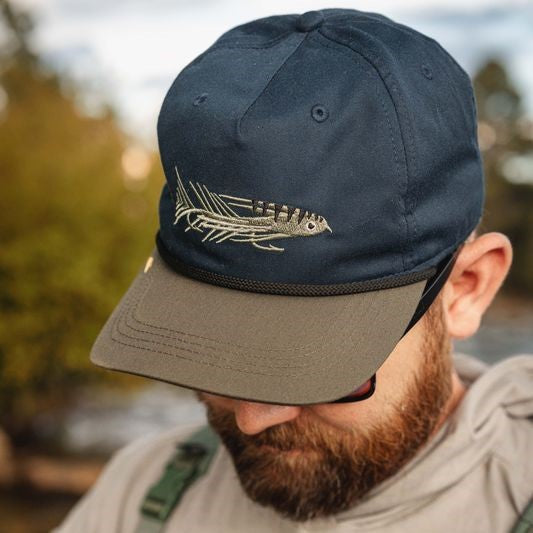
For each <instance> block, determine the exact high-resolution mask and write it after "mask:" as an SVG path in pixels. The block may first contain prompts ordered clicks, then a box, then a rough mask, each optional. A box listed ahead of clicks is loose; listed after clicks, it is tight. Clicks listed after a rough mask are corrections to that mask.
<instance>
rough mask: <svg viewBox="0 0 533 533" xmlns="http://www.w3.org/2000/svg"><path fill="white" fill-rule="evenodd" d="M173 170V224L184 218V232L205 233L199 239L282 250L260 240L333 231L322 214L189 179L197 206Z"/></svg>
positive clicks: (282, 249) (274, 250) (261, 248)
mask: <svg viewBox="0 0 533 533" xmlns="http://www.w3.org/2000/svg"><path fill="white" fill-rule="evenodd" d="M174 169H175V170H176V177H177V187H176V212H175V219H174V225H176V224H177V223H178V222H179V221H180V220H181V219H182V218H184V219H185V220H186V221H187V227H186V228H185V231H189V230H191V229H192V230H194V231H198V232H199V233H205V235H204V237H203V239H202V242H204V241H214V242H215V243H217V244H218V243H221V242H224V241H225V240H229V241H233V242H242V243H248V244H251V245H252V246H255V247H256V248H259V249H260V250H266V251H268V252H283V251H284V250H285V248H281V247H279V246H274V245H273V244H270V243H268V245H267V246H264V245H262V244H259V243H261V242H264V241H270V240H273V239H282V238H288V237H313V236H315V235H319V234H320V233H323V232H324V231H326V230H327V231H329V232H331V233H333V231H332V230H331V228H330V227H329V225H328V223H327V221H326V219H325V218H324V217H323V216H320V215H317V214H316V213H312V212H310V211H307V210H305V209H302V208H301V207H291V206H289V205H285V204H276V203H273V202H266V201H262V200H255V199H254V200H249V199H247V198H238V197H236V196H230V195H227V194H216V193H214V192H211V191H209V190H208V188H207V187H206V186H205V185H203V184H200V183H198V182H196V183H195V184H194V183H192V181H189V186H190V189H191V190H192V192H193V193H194V195H195V196H196V200H197V203H198V204H199V205H200V207H197V206H196V205H194V204H193V202H192V201H191V198H190V197H189V195H188V194H187V191H186V190H185V187H184V185H183V182H182V180H181V177H180V175H179V172H178V168H177V167H174ZM230 206H233V207H238V208H241V209H245V210H248V211H251V213H252V216H241V215H239V214H237V213H236V212H235V211H234V210H233V209H232V207H230Z"/></svg>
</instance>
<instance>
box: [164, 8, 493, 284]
mask: <svg viewBox="0 0 533 533" xmlns="http://www.w3.org/2000/svg"><path fill="white" fill-rule="evenodd" d="M158 139H159V147H160V153H161V160H162V163H163V167H164V171H165V175H166V178H167V184H166V186H165V187H164V188H163V191H162V195H161V201H160V223H161V230H160V237H161V241H162V242H163V243H164V245H165V247H166V248H167V250H168V251H169V253H170V254H171V255H172V256H173V257H175V258H176V259H177V260H179V261H181V262H183V263H184V264H186V265H189V266H191V267H194V268H198V269H202V270H204V271H207V272H212V273H214V274H221V275H225V276H233V277H237V278H243V279H250V280H256V281H259V282H275V283H290V284H292V283H294V284H341V283H349V282H358V281H365V280H372V279H380V278H383V277H390V276H399V275H406V274H412V273H415V272H421V271H423V270H425V269H427V268H428V267H433V266H435V265H436V264H437V263H438V262H439V261H440V260H442V258H443V257H445V256H446V255H448V254H449V253H450V252H451V251H452V250H453V249H454V248H456V247H457V245H458V244H459V243H461V242H462V241H464V240H465V239H466V238H467V236H468V234H469V233H470V232H471V231H472V230H473V229H474V227H475V226H476V224H477V222H478V221H479V218H480V216H481V209H482V203H483V171H482V165H481V161H480V156H479V150H478V147H477V139H476V111H475V102H474V97H473V92H472V87H471V83H470V80H469V78H468V76H467V75H466V74H465V72H464V71H463V70H462V69H461V67H460V66H459V65H458V64H457V63H456V62H455V61H454V60H453V59H452V58H451V57H450V55H449V54H448V53H447V52H446V51H445V50H444V49H443V48H442V47H441V46H440V45H439V44H438V43H436V42H435V41H434V40H432V39H430V38H428V37H426V36H424V35H422V34H420V33H418V32H416V31H415V30H412V29H410V28H407V27H406V26H403V25H400V24H397V23H395V22H394V21H392V20H390V19H388V18H386V17H383V16H381V15H377V14H373V13H363V12H360V11H355V10H350V9H323V10H320V11H314V12H308V13H304V14H303V15H277V16H272V17H266V18H262V19H258V20H255V21H252V22H249V23H246V24H243V25H240V26H237V27H235V28H233V29H231V30H230V31H228V32H226V33H224V34H223V35H222V36H221V37H220V38H219V39H218V40H217V41H216V42H215V43H214V44H213V45H212V46H211V47H209V48H208V49H207V50H206V51H205V52H204V53H202V54H201V55H200V56H199V57H197V58H196V59H195V60H194V61H192V62H191V63H190V64H189V65H187V67H186V68H185V69H183V70H182V71H181V73H180V74H179V75H178V77H177V78H176V80H175V81H174V83H173V84H172V86H171V88H170V89H169V91H168V93H167V95H166V97H165V100H164V102H163V105H162V108H161V112H160V115H159V120H158Z"/></svg>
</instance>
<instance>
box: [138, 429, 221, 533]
mask: <svg viewBox="0 0 533 533" xmlns="http://www.w3.org/2000/svg"><path fill="white" fill-rule="evenodd" d="M218 443H219V440H218V436H217V435H216V433H215V432H214V431H213V430H212V429H211V428H210V427H209V426H205V427H203V428H202V429H200V430H199V431H197V432H196V433H194V434H193V435H192V436H191V437H189V438H188V439H187V440H186V441H185V442H184V443H180V444H178V445H177V446H176V452H175V453H174V455H173V456H172V458H171V459H170V461H169V462H168V463H167V464H166V466H165V469H164V471H163V473H162V475H161V477H160V478H159V480H158V481H157V482H156V483H154V484H153V485H152V486H151V487H150V488H149V489H148V492H147V493H146V495H145V497H144V500H143V502H142V504H141V507H140V511H141V519H140V521H139V524H138V525H137V528H136V530H135V533H158V532H160V531H163V528H164V527H165V522H166V520H167V518H168V517H169V516H170V513H171V512H172V510H173V509H174V507H175V506H176V505H177V504H178V502H179V501H180V499H181V497H182V496H183V494H184V492H185V491H186V490H187V488H188V487H189V486H190V485H192V484H193V483H194V481H196V479H198V478H199V477H200V476H202V475H203V474H204V473H205V472H206V471H207V469H208V467H209V464H210V463H211V459H212V458H213V456H214V455H215V452H216V450H217V447H218Z"/></svg>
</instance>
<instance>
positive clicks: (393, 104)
mask: <svg viewBox="0 0 533 533" xmlns="http://www.w3.org/2000/svg"><path fill="white" fill-rule="evenodd" d="M320 34H321V35H322V36H323V37H324V38H325V39H328V40H330V41H332V42H335V43H336V44H338V45H340V46H345V47H348V48H349V49H350V50H352V51H353V52H355V53H357V54H358V55H359V56H360V57H361V58H362V59H363V60H364V61H365V62H366V63H367V64H368V65H369V66H370V67H371V69H372V71H373V72H374V71H375V72H377V74H378V76H379V78H380V80H381V81H382V84H383V86H384V87H385V90H386V92H387V94H388V95H389V99H390V101H391V103H392V106H393V107H394V109H395V110H396V104H395V103H394V99H393V98H392V96H391V95H390V91H389V88H388V86H387V84H386V83H385V82H384V80H383V77H382V76H381V73H380V72H379V70H378V69H377V68H376V67H375V66H374V64H373V63H372V62H371V61H369V60H368V59H367V58H366V57H365V56H364V55H363V54H361V53H359V52H357V51H356V50H353V48H351V47H349V46H347V45H346V44H343V43H340V42H338V41H335V40H334V39H330V38H329V37H327V36H326V35H324V34H323V33H322V32H320ZM317 42H318V43H319V44H320V45H321V46H323V47H325V48H329V49H331V50H334V51H335V52H336V53H342V54H343V55H345V56H346V57H347V58H349V59H350V60H351V61H353V62H356V61H355V59H354V57H353V56H352V55H351V54H349V53H347V52H343V50H342V49H341V50H339V49H338V48H334V47H332V46H330V45H328V44H326V43H325V42H322V41H320V40H317ZM379 101H380V104H381V106H382V107H383V110H384V111H385V117H386V119H387V124H388V126H389V133H390V136H391V144H392V150H393V153H394V161H395V163H396V175H397V178H398V182H400V178H401V176H400V169H399V159H398V154H397V151H396V143H395V142H394V136H393V131H392V124H391V121H390V117H389V113H388V111H387V109H386V106H385V104H384V102H383V101H382V99H381V98H380V99H379ZM397 113H398V112H397V110H396V114H397ZM397 122H398V129H399V131H400V136H401V137H403V135H402V128H401V126H400V122H399V119H398V117H397ZM403 144H404V143H403V138H402V145H403ZM402 147H403V154H404V164H405V173H406V176H407V177H406V183H405V187H402V189H403V188H404V189H405V194H407V192H408V188H409V185H408V181H409V168H408V165H407V154H406V152H405V146H402ZM399 196H400V201H401V206H402V211H403V213H402V216H403V218H404V221H405V230H404V231H405V234H406V239H407V241H409V221H408V220H407V213H406V212H407V207H406V204H405V198H404V195H403V194H402V193H400V194H399ZM402 248H403V250H404V253H403V254H402V257H401V260H402V265H403V270H404V272H405V271H406V270H408V268H407V267H406V265H405V255H407V256H409V254H410V251H409V247H408V245H407V244H406V243H404V244H403V246H402ZM411 263H412V261H411Z"/></svg>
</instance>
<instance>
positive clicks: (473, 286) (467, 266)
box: [443, 232, 513, 339]
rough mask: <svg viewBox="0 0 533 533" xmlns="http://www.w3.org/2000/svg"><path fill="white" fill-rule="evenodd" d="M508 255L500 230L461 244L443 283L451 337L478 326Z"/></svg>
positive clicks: (503, 274) (502, 275) (462, 335)
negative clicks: (452, 266)
mask: <svg viewBox="0 0 533 533" xmlns="http://www.w3.org/2000/svg"><path fill="white" fill-rule="evenodd" d="M512 257H513V250H512V246H511V242H510V241H509V239H508V238H507V237H506V236H505V235H503V234H502V233H496V232H491V233H485V234H483V235H480V236H479V237H476V238H473V239H472V240H468V241H467V242H466V243H465V244H464V246H463V248H462V249H461V251H460V252H459V255H458V257H457V261H456V263H455V265H454V268H453V270H452V272H451V274H450V277H449V278H448V281H447V282H446V284H445V285H444V287H443V305H444V313H445V318H446V324H447V327H448V332H449V334H450V335H451V336H452V337H453V338H457V339H465V338H467V337H470V336H471V335H473V334H474V333H475V332H476V331H477V330H478V328H479V325H480V323H481V317H482V316H483V314H484V313H485V311H486V310H487V308H488V307H489V305H490V303H491V302H492V300H493V298H494V296H495V295H496V293H497V292H498V290H499V288H500V287H501V285H502V283H503V281H504V279H505V277H506V276H507V273H508V272H509V268H510V267H511V262H512Z"/></svg>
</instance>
